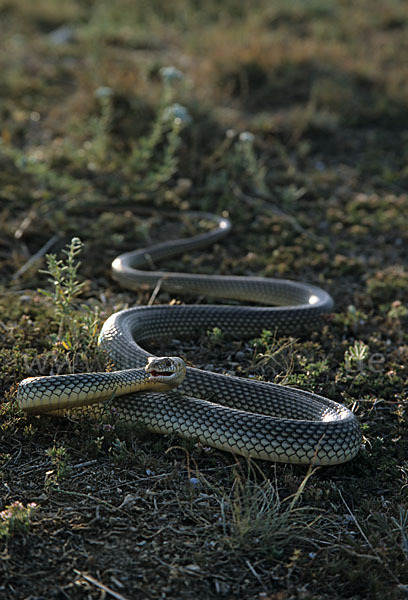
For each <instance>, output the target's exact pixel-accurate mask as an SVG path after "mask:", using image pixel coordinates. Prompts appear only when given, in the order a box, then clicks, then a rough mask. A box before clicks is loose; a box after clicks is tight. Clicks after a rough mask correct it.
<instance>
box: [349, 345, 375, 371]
mask: <svg viewBox="0 0 408 600" xmlns="http://www.w3.org/2000/svg"><path fill="white" fill-rule="evenodd" d="M368 354H369V348H368V346H367V344H365V343H364V342H362V341H359V340H356V341H355V342H354V345H353V346H350V347H349V348H348V349H347V350H346V352H345V353H344V364H345V367H346V369H352V368H357V369H361V368H362V364H363V362H364V360H365V359H366V358H367V357H368Z"/></svg>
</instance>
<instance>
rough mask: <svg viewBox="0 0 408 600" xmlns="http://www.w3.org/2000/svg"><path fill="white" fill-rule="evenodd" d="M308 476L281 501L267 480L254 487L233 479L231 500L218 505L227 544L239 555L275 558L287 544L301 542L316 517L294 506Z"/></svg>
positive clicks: (224, 499) (282, 551)
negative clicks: (259, 554)
mask: <svg viewBox="0 0 408 600" xmlns="http://www.w3.org/2000/svg"><path fill="white" fill-rule="evenodd" d="M311 473H312V471H310V472H309V473H308V474H307V475H306V477H305V478H304V480H303V481H302V483H301V485H300V486H299V488H298V490H297V492H296V493H295V494H294V495H293V496H291V497H288V498H285V499H284V500H281V499H280V497H279V494H278V491H277V488H276V486H275V485H274V484H273V483H272V482H271V481H269V480H265V481H264V482H263V483H262V484H254V483H252V482H250V481H245V482H244V481H242V480H241V479H240V478H236V480H235V482H234V486H233V489H232V493H231V496H230V497H229V498H222V501H221V516H222V519H221V520H222V526H223V532H224V535H226V536H227V539H228V542H229V544H230V545H231V546H232V547H233V548H235V549H239V550H240V551H245V552H252V551H256V552H261V553H262V554H267V555H270V556H272V557H275V558H278V557H279V556H281V555H282V554H283V553H284V551H285V548H287V546H288V544H290V543H300V542H301V541H304V540H305V539H306V538H307V535H308V534H307V532H309V535H310V531H311V526H312V524H313V521H314V518H315V517H313V516H311V515H310V513H308V511H307V510H306V509H304V508H301V507H297V506H296V504H297V503H298V501H299V499H300V496H301V495H302V493H303V489H304V487H305V485H306V482H307V480H308V479H309V477H310V475H311Z"/></svg>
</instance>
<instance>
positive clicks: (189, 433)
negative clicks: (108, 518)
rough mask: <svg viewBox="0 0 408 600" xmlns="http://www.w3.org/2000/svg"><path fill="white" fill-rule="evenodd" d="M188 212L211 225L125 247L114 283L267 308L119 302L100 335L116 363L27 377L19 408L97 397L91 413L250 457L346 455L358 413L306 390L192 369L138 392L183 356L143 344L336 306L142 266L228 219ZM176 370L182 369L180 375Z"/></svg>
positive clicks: (235, 329)
mask: <svg viewBox="0 0 408 600" xmlns="http://www.w3.org/2000/svg"><path fill="white" fill-rule="evenodd" d="M191 214H192V213H189V215H191ZM193 217H194V218H197V219H205V220H207V221H208V220H210V221H211V222H213V223H215V224H216V227H215V228H214V229H212V230H210V231H209V232H206V233H204V234H200V235H196V236H194V237H191V238H187V239H181V240H173V241H170V242H165V243H161V244H156V245H155V246H151V247H149V248H144V249H140V250H136V251H133V252H129V253H126V254H122V255H121V256H119V257H118V258H116V259H115V260H114V262H113V264H112V269H113V277H114V278H115V279H116V281H118V282H119V283H120V284H121V285H122V286H124V287H127V288H130V289H136V288H137V287H140V286H141V285H146V284H147V285H149V286H150V287H153V288H156V289H160V290H165V291H168V292H171V293H185V292H187V293H189V294H191V293H194V294H198V295H200V296H209V297H210V298H219V297H223V298H229V299H232V300H240V301H247V302H248V301H249V302H250V301H256V302H259V303H262V304H265V305H266V304H269V305H272V306H240V305H208V304H203V305H201V304H194V305H165V306H163V305H152V306H136V307H134V308H130V309H127V310H121V311H119V312H117V313H115V314H113V315H112V316H111V317H109V318H108V320H107V321H106V322H105V324H104V325H103V328H102V331H101V334H100V344H101V345H102V346H103V348H104V349H105V350H106V351H107V353H108V355H109V357H110V359H111V361H112V362H113V363H114V364H115V366H116V367H117V368H118V369H121V371H118V372H114V373H100V374H97V373H96V374H94V373H90V374H78V375H61V376H52V377H36V378H29V379H25V380H24V381H23V382H21V383H20V385H19V388H18V394H17V398H18V402H19V404H20V407H21V408H22V409H23V410H25V411H26V412H29V413H44V412H52V413H56V414H59V413H63V412H65V410H66V409H70V408H71V409H72V408H73V407H74V408H75V407H79V406H83V405H88V404H91V403H94V404H92V406H91V407H90V409H88V410H89V411H90V413H91V414H94V415H96V416H99V417H104V416H105V417H106V415H108V417H110V418H112V416H113V417H114V418H118V419H121V420H123V421H126V422H129V423H136V422H141V423H144V424H145V425H146V427H147V428H148V429H149V430H151V431H154V432H160V433H178V434H181V435H182V436H184V437H188V438H193V439H196V440H199V441H200V442H201V443H202V444H204V445H208V446H212V447H215V448H219V449H221V450H227V451H231V452H233V453H236V454H241V455H244V456H247V457H253V458H261V459H266V460H272V461H279V462H288V463H304V464H316V465H335V464H339V463H343V462H346V461H348V460H350V459H352V458H353V457H354V456H355V455H356V454H357V452H358V450H359V447H360V441H361V434H360V428H359V425H358V421H357V419H356V417H355V416H354V414H353V413H352V412H351V411H350V410H348V409H347V408H346V407H344V406H342V405H341V404H338V403H336V402H334V401H332V400H329V399H327V398H324V397H322V396H318V395H316V394H313V393H311V392H306V391H303V390H298V389H294V388H290V387H286V386H282V385H277V384H272V383H266V382H261V381H256V380H249V379H244V378H239V377H233V376H226V375H221V374H217V373H210V372H208V371H203V370H200V369H196V368H191V367H187V370H186V376H185V379H184V381H183V382H182V383H181V384H180V385H179V386H178V387H177V390H172V391H161V389H162V390H166V389H167V388H166V386H165V385H164V386H162V388H160V385H158V387H155V388H153V389H157V390H158V391H157V392H152V391H143V390H146V389H147V388H146V381H147V380H149V381H150V382H151V381H152V379H153V380H156V381H158V380H159V379H161V378H162V376H163V378H164V379H166V378H172V377H174V376H175V375H174V373H175V371H176V370H177V369H178V368H179V367H180V368H181V370H183V369H184V366H183V364H184V363H183V361H181V359H171V358H162V359H159V362H158V363H155V361H154V360H152V359H150V363H149V366H147V367H146V368H142V367H145V365H146V361H147V359H148V358H149V357H151V356H152V355H151V354H149V353H148V352H146V351H145V350H144V349H143V348H142V347H141V346H140V345H139V344H140V343H143V342H145V341H147V340H158V339H160V338H167V337H168V336H177V337H183V336H188V335H196V334H199V333H201V332H203V331H206V330H209V329H210V330H211V329H212V328H214V327H218V328H220V329H221V330H222V331H225V332H227V333H228V334H230V335H233V336H234V337H238V338H240V337H246V338H248V337H250V336H252V337H253V336H254V335H256V334H258V333H259V332H260V331H262V330H263V329H268V330H272V331H274V330H276V329H277V330H279V331H281V332H282V331H283V332H284V333H285V334H288V333H295V332H298V331H299V330H300V331H302V330H303V329H305V328H307V329H310V328H313V327H315V326H316V325H317V324H318V322H319V320H320V317H321V315H322V313H324V312H328V311H330V310H331V309H332V306H333V302H332V299H331V297H330V296H329V295H328V294H327V293H326V292H324V291H323V290H321V289H320V288H317V287H315V286H312V285H308V284H304V283H298V282H293V281H287V280H280V279H269V278H261V277H238V276H217V275H212V276H209V275H196V274H187V273H168V272H162V271H148V270H141V269H149V268H151V266H152V265H154V264H155V263H156V261H158V260H162V259H164V258H167V257H169V256H174V255H176V254H180V253H183V252H189V251H191V250H195V249H197V248H200V247H202V246H204V245H208V244H209V243H212V242H215V241H216V240H218V239H220V238H221V237H223V236H224V235H225V234H226V233H228V231H229V229H230V227H231V225H230V222H229V220H228V219H225V218H221V217H216V216H215V215H211V214H207V213H194V214H193ZM163 361H164V363H163ZM157 365H159V366H158V367H157ZM161 371H164V373H161ZM166 371H167V372H166ZM183 376H184V371H183V373H182V375H181V378H180V380H181V379H182V378H183ZM177 383H179V381H177ZM153 384H154V383H153ZM135 392H137V393H135ZM122 394H124V396H123V397H119V396H120V395H122ZM106 400H107V402H105V401H106ZM78 410H79V411H80V410H83V409H81V408H78Z"/></svg>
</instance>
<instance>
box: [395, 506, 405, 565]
mask: <svg viewBox="0 0 408 600" xmlns="http://www.w3.org/2000/svg"><path fill="white" fill-rule="evenodd" d="M398 510H399V514H398V517H397V518H395V517H391V521H392V523H393V525H394V531H396V532H398V533H399V534H400V536H401V548H402V551H403V552H404V554H405V556H406V557H407V558H408V509H407V508H404V507H403V506H399V507H398Z"/></svg>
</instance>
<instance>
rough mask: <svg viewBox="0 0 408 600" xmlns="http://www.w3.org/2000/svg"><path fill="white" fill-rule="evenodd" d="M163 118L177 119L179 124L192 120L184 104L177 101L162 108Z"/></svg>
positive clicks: (168, 119)
mask: <svg viewBox="0 0 408 600" xmlns="http://www.w3.org/2000/svg"><path fill="white" fill-rule="evenodd" d="M163 118H164V120H165V121H175V120H178V122H179V123H180V124H181V125H188V124H189V123H191V121H192V118H191V116H190V114H189V112H188V110H187V109H186V108H185V106H182V105H181V104H177V103H175V104H172V105H171V106H168V107H167V108H166V109H165V110H164V112H163Z"/></svg>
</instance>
